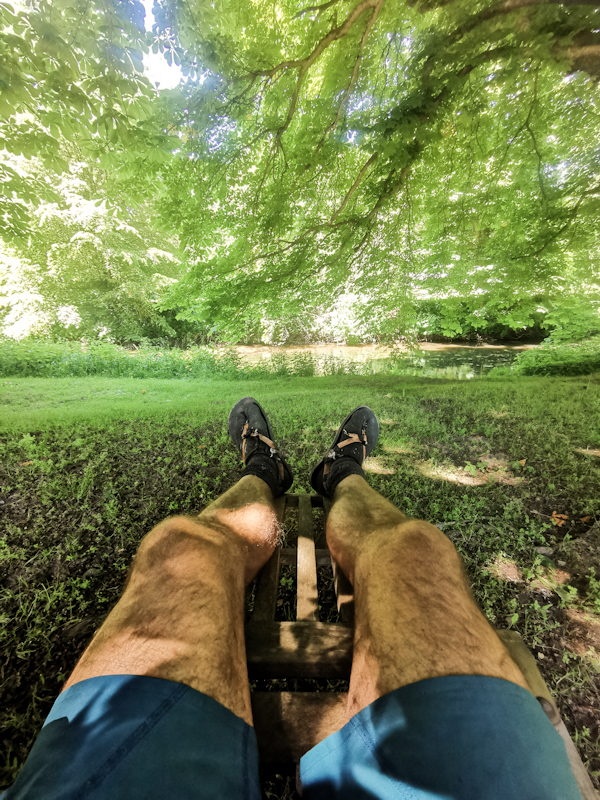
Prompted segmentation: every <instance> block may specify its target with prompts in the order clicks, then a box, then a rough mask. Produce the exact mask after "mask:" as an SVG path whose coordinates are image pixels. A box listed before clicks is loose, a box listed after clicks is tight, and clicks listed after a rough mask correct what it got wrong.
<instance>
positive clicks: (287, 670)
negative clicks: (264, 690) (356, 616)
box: [246, 620, 353, 679]
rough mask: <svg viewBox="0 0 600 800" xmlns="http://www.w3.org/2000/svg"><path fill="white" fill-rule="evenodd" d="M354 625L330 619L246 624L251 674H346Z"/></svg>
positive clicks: (265, 675)
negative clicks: (325, 620) (334, 621)
mask: <svg viewBox="0 0 600 800" xmlns="http://www.w3.org/2000/svg"><path fill="white" fill-rule="evenodd" d="M352 639H353V629H352V627H350V626H348V625H340V624H339V623H332V622H311V621H308V620H305V621H300V620H299V621H298V622H256V621H255V620H250V622H249V623H248V624H247V625H246V654H247V658H248V673H249V676H250V678H251V679H252V678H346V679H347V678H349V677H350V667H351V664H352Z"/></svg>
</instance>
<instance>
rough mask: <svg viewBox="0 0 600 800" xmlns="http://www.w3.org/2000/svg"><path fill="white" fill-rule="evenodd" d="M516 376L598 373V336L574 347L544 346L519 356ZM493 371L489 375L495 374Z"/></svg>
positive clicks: (599, 348) (514, 369)
mask: <svg viewBox="0 0 600 800" xmlns="http://www.w3.org/2000/svg"><path fill="white" fill-rule="evenodd" d="M512 371H513V373H514V374H517V375H589V374H591V373H592V372H600V336H596V337H594V338H593V339H588V340H587V341H585V342H580V343H577V344H568V345H567V344H563V345H552V344H549V343H548V344H544V345H542V347H537V348H536V349H535V350H527V351H525V352H524V353H520V354H519V355H518V356H517V358H516V359H515V362H514V364H513V367H512ZM494 373H495V370H492V372H491V374H492V375H494Z"/></svg>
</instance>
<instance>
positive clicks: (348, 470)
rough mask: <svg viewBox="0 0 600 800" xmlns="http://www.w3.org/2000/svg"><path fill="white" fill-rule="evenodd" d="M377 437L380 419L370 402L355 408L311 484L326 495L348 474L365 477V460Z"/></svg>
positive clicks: (339, 431) (331, 494) (319, 465)
mask: <svg viewBox="0 0 600 800" xmlns="http://www.w3.org/2000/svg"><path fill="white" fill-rule="evenodd" d="M378 437H379V423H378V422H377V417H376V416H375V414H374V413H373V411H372V410H371V409H370V408H369V406H358V408H355V409H354V411H352V412H351V413H350V414H348V416H347V417H346V419H345V420H344V421H343V422H342V424H341V425H340V427H339V428H338V432H337V433H336V435H335V438H334V440H333V444H332V445H331V447H330V448H329V450H328V451H327V454H326V456H325V457H324V458H323V460H322V461H321V462H320V463H319V464H318V465H317V466H316V467H315V468H314V469H313V471H312V474H311V476H310V485H311V486H312V488H313V489H314V490H315V491H316V492H319V494H322V495H325V497H333V493H334V492H335V488H336V486H337V485H338V483H339V482H340V481H341V480H343V479H344V478H346V477H347V476H348V475H360V476H361V477H363V478H364V477H365V473H364V471H363V468H362V463H363V461H364V459H365V458H367V456H369V455H370V454H371V453H372V452H373V450H374V448H375V445H376V444H377V439H378ZM342 459H343V460H342ZM332 470H333V474H332Z"/></svg>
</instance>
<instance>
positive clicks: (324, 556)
mask: <svg viewBox="0 0 600 800" xmlns="http://www.w3.org/2000/svg"><path fill="white" fill-rule="evenodd" d="M297 552H298V551H297V550H296V548H295V547H284V548H283V549H282V550H281V562H280V563H281V564H285V565H286V566H290V567H295V566H296V565H297V563H298V559H297V556H296V553H297ZM315 553H316V556H317V567H330V566H331V555H330V554H329V550H328V549H327V548H326V547H318V548H317V549H316V550H315Z"/></svg>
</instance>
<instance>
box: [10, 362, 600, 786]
mask: <svg viewBox="0 0 600 800" xmlns="http://www.w3.org/2000/svg"><path fill="white" fill-rule="evenodd" d="M248 394H249V395H254V396H255V397H257V399H258V400H259V401H260V402H261V404H262V405H263V406H264V407H265V408H266V409H267V411H268V413H269V416H270V419H271V422H272V425H273V428H274V433H275V437H276V440H277V442H278V443H279V444H280V445H281V446H282V447H283V449H284V451H285V453H286V456H287V458H288V460H289V462H290V464H291V466H292V468H293V470H294V472H295V475H296V481H295V484H294V487H293V491H297V492H298V491H310V487H309V484H308V476H309V474H310V470H311V468H312V466H313V465H314V463H315V462H316V461H317V460H318V459H320V458H321V456H322V452H323V449H324V448H325V447H326V446H327V445H329V443H330V441H331V437H332V432H333V431H334V430H335V429H337V427H338V425H339V422H340V421H341V419H342V418H343V416H344V415H345V414H346V413H347V411H349V410H351V409H352V408H353V407H355V406H356V405H359V404H368V405H370V406H371V407H372V408H373V409H374V410H375V411H376V413H377V415H378V417H379V420H380V424H381V436H380V440H379V443H378V445H377V448H376V450H375V452H374V453H373V456H372V457H371V458H370V459H369V460H368V462H367V474H368V480H369V481H370V483H371V484H372V485H373V486H374V487H375V488H376V489H377V490H378V491H380V492H381V493H382V494H383V495H385V496H386V497H387V498H389V499H390V500H391V501H392V502H394V503H396V504H397V505H398V506H399V507H400V508H401V509H403V510H404V511H406V512H407V513H408V514H409V515H412V516H415V517H420V518H424V519H427V520H429V521H431V522H434V523H435V524H437V525H439V526H440V527H441V528H442V529H443V530H444V532H445V533H446V534H447V535H448V536H449V537H450V538H451V539H452V541H453V542H454V543H455V544H456V546H457V548H458V549H459V551H460V552H461V554H462V555H463V557H464V559H465V563H466V566H467V570H468V572H469V576H470V578H471V580H472V582H473V588H474V593H475V596H476V598H477V601H478V602H479V604H480V605H481V607H482V609H483V611H484V612H485V614H486V615H487V617H488V619H489V620H490V622H491V623H492V624H493V625H494V626H496V627H513V628H514V629H516V630H518V631H519V632H520V633H521V634H522V636H523V637H524V639H525V641H526V643H527V644H528V646H529V647H530V648H531V650H532V651H533V653H534V654H535V655H536V657H537V658H538V662H539V666H540V669H541V671H542V673H543V675H544V677H545V679H546V681H547V682H548V684H549V685H550V688H551V689H552V690H553V692H554V693H555V695H556V697H557V701H558V704H559V706H560V709H561V712H562V714H563V717H564V719H565V721H566V724H567V726H568V727H569V730H570V731H571V733H572V735H573V737H574V738H575V740H576V743H577V745H578V747H579V751H580V753H581V755H582V758H583V759H584V762H585V763H586V764H587V766H588V769H589V770H590V772H591V773H592V775H593V776H594V780H595V782H596V785H597V786H600V780H599V776H600V758H599V757H598V752H599V744H600V741H599V724H600V569H599V567H598V565H599V564H600V457H599V454H600V376H599V375H597V374H596V375H592V376H589V377H585V378H584V377H581V378H520V379H514V378H513V379H506V380H504V381H499V380H491V379H487V380H479V381H473V382H468V383H466V382H458V381H441V380H435V379H430V380H424V379H417V378H399V377H393V376H386V375H383V376H358V375H344V376H331V377H324V378H314V377H311V378H301V377H293V376H282V377H272V376H271V377H270V379H269V380H268V381H262V380H259V379H257V380H253V381H248V380H245V381H243V382H241V381H239V382H238V381H235V380H231V379H229V380H210V379H203V380H185V379H180V380H157V379H134V378H102V377H89V378H73V377H71V378H15V377H12V378H3V379H0V404H1V405H2V422H1V425H2V430H1V437H0V444H1V447H2V456H3V457H2V466H1V467H0V469H1V470H2V481H1V486H0V513H1V515H2V520H3V526H2V538H1V540H0V548H1V557H2V560H1V565H0V566H1V570H2V572H1V576H0V577H1V581H2V582H1V585H2V606H1V609H0V615H1V619H2V623H3V624H2V626H1V627H0V637H1V641H0V644H1V646H2V652H3V653H4V658H3V662H2V667H1V672H0V679H1V683H2V688H1V691H2V705H1V707H2V709H3V712H2V728H3V733H2V739H3V743H4V748H3V759H4V760H3V763H2V764H1V765H0V766H1V769H2V780H1V783H0V785H1V786H5V785H7V784H9V783H10V782H11V781H12V780H13V779H14V777H15V775H16V773H17V772H18V770H19V768H20V766H21V764H22V762H23V760H24V758H25V756H26V754H27V752H28V751H29V749H30V747H31V744H32V742H33V739H34V738H35V735H36V733H37V732H38V730H39V728H40V727H41V725H42V723H43V720H44V718H45V716H46V714H47V713H48V711H49V709H50V706H51V704H52V702H53V699H54V697H55V696H56V694H57V693H58V691H59V689H60V685H61V682H62V681H63V680H64V679H65V677H66V675H67V674H68V673H69V671H70V670H71V669H72V667H73V665H74V663H75V661H76V660H77V658H78V656H79V655H80V653H81V652H82V650H83V648H84V647H85V645H86V644H87V642H88V641H89V639H90V636H91V635H92V633H93V631H94V630H95V628H96V627H97V626H98V625H99V624H100V622H101V621H102V619H103V618H104V616H105V615H106V613H107V612H108V611H109V609H110V608H111V606H112V605H113V604H114V603H115V601H116V600H117V598H118V596H119V592H120V588H121V585H122V582H123V578H124V575H125V573H126V570H127V568H128V565H129V563H130V561H131V558H132V556H133V554H134V553H135V550H136V547H137V545H138V543H139V541H140V539H141V538H142V536H143V535H144V534H145V533H146V532H147V531H148V530H149V529H150V528H151V527H152V526H153V525H154V524H155V523H157V522H159V521H160V520H161V519H163V518H164V517H166V516H169V515H173V514H177V513H188V514H189V513H197V512H198V511H200V510H201V509H202V508H203V507H204V506H206V504H207V503H209V502H210V501H211V500H213V499H214V498H215V497H217V496H218V495H219V494H220V493H221V492H222V491H223V490H224V489H226V488H228V487H229V486H231V485H232V484H233V483H234V482H235V480H236V479H237V477H238V476H239V474H240V459H239V456H238V454H237V453H236V451H235V449H234V447H233V445H232V444H231V443H230V441H229V437H228V434H227V417H228V414H229V410H230V408H231V406H232V405H233V404H234V403H235V401H236V400H238V399H239V398H240V397H242V396H244V395H248ZM594 451H595V452H594ZM282 581H284V582H285V586H284V588H286V587H287V586H288V584H289V585H290V586H291V585H292V581H291V580H290V577H289V576H288V575H287V574H286V575H284V576H283V578H282ZM288 796H291V795H288Z"/></svg>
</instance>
